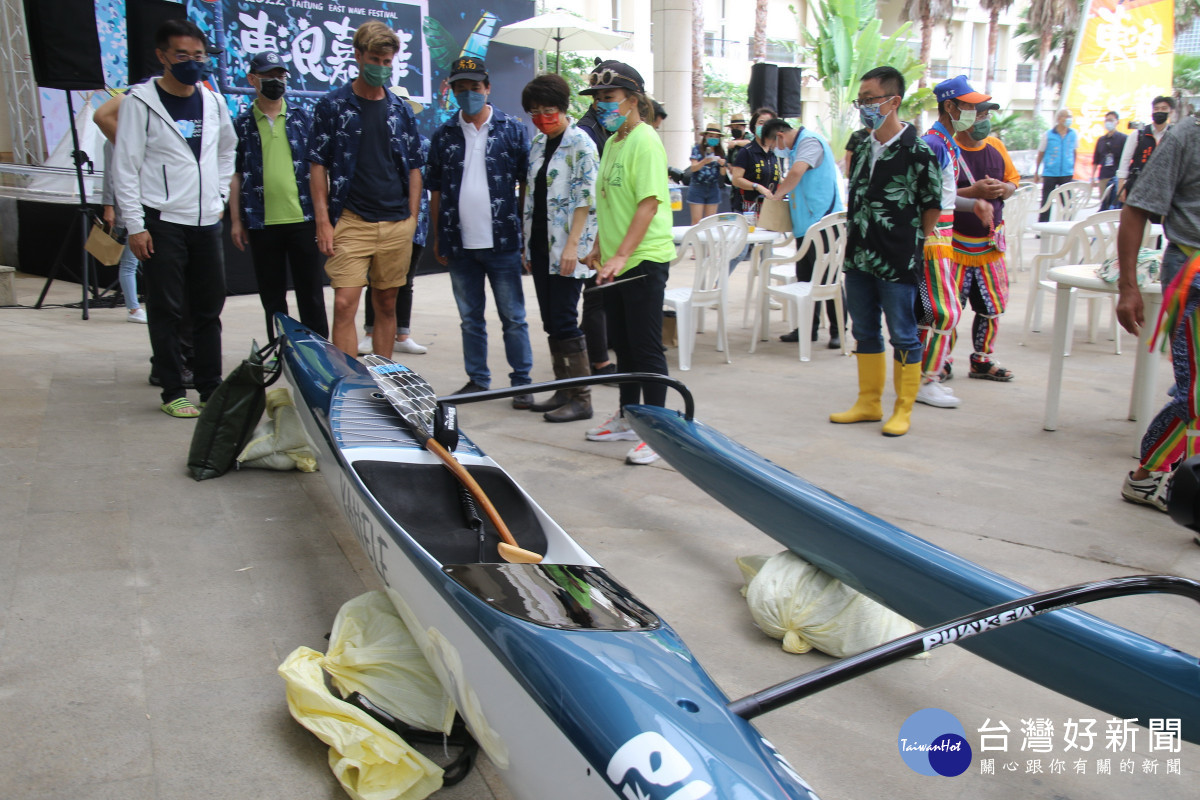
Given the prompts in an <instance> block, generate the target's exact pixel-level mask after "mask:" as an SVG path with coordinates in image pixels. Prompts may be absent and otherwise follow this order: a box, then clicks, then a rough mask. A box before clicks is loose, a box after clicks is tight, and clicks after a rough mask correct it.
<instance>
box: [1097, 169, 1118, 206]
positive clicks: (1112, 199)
mask: <svg viewBox="0 0 1200 800" xmlns="http://www.w3.org/2000/svg"><path fill="white" fill-rule="evenodd" d="M1101 194H1102V195H1103V197H1104V202H1102V203H1101V204H1100V210H1101V211H1112V210H1114V209H1118V208H1121V207H1122V206H1123V205H1124V203H1122V202H1121V201H1120V200H1118V199H1117V179H1116V176H1113V177H1111V178H1109V179H1108V183H1106V184H1105V185H1104V189H1102V190H1101Z"/></svg>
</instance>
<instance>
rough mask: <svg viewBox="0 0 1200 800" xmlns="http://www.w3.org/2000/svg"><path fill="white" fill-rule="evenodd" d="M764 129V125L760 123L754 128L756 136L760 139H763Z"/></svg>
mask: <svg viewBox="0 0 1200 800" xmlns="http://www.w3.org/2000/svg"><path fill="white" fill-rule="evenodd" d="M762 129H763V126H762V125H759V126H758V127H757V128H755V129H754V137H755V138H756V139H759V140H761V139H762Z"/></svg>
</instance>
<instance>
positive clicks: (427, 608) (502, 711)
mask: <svg viewBox="0 0 1200 800" xmlns="http://www.w3.org/2000/svg"><path fill="white" fill-rule="evenodd" d="M277 326H278V327H279V330H280V332H281V333H282V334H283V335H284V338H283V345H282V353H281V356H282V358H283V362H284V368H285V373H286V375H287V377H288V379H289V381H290V382H291V383H292V385H293V386H294V387H295V389H296V392H297V394H298V395H299V396H300V397H301V398H302V399H303V401H304V402H303V403H301V404H298V405H299V406H300V410H301V414H300V416H301V418H302V419H303V421H304V424H305V426H306V429H307V431H308V433H309V436H310V437H311V438H312V440H313V442H314V444H315V445H316V447H317V456H318V461H319V462H320V466H321V471H322V473H323V474H324V476H325V478H326V480H327V482H328V483H329V486H330V489H331V491H332V492H333V494H334V496H335V497H336V498H337V500H338V503H339V504H340V505H341V507H342V510H343V512H344V513H345V514H346V517H347V519H348V520H350V522H351V527H352V528H353V529H354V532H355V536H356V537H357V539H358V541H359V543H360V545H361V546H362V548H363V551H364V552H365V553H366V554H367V556H368V558H369V559H370V560H371V563H372V565H373V567H374V569H375V571H376V573H377V574H378V575H379V577H380V579H381V580H382V581H383V582H384V583H385V584H386V586H387V591H388V595H389V597H391V599H392V602H393V604H394V605H395V606H396V609H397V611H398V613H399V614H400V615H401V617H402V618H403V619H404V621H405V623H406V625H407V626H408V628H409V630H410V631H411V632H412V634H413V635H414V637H415V638H416V640H417V641H418V643H419V645H420V646H421V648H422V650H423V652H424V653H425V655H426V657H427V659H428V660H429V662H430V664H431V665H432V666H433V668H434V670H435V672H437V674H438V677H439V679H440V680H441V682H442V684H443V686H445V687H446V689H447V691H448V692H449V694H450V695H451V697H452V699H453V700H454V702H455V705H456V707H457V708H458V709H459V712H460V713H461V714H462V716H463V718H464V719H465V720H466V722H467V724H468V726H469V727H470V729H471V731H472V733H473V734H474V735H475V737H476V739H477V740H478V741H479V742H480V745H481V747H482V748H483V749H484V751H485V752H486V753H487V754H488V756H489V758H490V759H491V760H492V761H493V763H494V764H495V765H496V766H497V768H498V769H499V771H500V774H501V776H502V778H503V780H504V781H505V783H506V784H507V786H508V787H509V789H510V790H511V791H512V792H513V793H514V794H515V795H516V796H518V797H527V798H546V797H557V796H562V794H563V791H564V787H570V793H571V795H572V797H573V800H574V798H580V799H583V798H593V797H595V798H613V797H626V796H641V797H645V798H656V799H657V800H667V799H668V798H671V799H672V800H686V798H697V799H698V798H705V797H709V798H716V797H739V798H742V797H744V798H805V799H807V798H815V794H813V793H812V791H811V789H809V787H808V786H807V784H806V783H804V781H803V780H802V779H801V778H800V777H799V776H798V775H796V773H795V771H794V770H793V769H792V768H791V767H790V766H789V765H788V764H787V762H786V761H785V760H784V759H783V757H782V756H781V755H780V754H779V753H778V752H777V751H776V750H775V748H774V747H773V746H772V745H771V744H770V743H769V742H767V741H766V740H765V739H763V737H762V736H761V734H759V733H758V731H757V730H755V729H754V727H753V726H752V725H751V724H750V723H749V722H747V721H745V720H743V719H741V718H740V717H737V716H736V715H733V714H731V713H730V712H729V711H728V709H727V707H726V704H727V702H728V698H727V697H726V696H725V695H724V694H723V693H721V692H720V690H719V689H718V688H717V687H716V685H715V684H714V683H713V682H712V680H711V678H709V676H708V675H707V673H705V672H704V670H703V669H702V667H701V666H700V665H699V664H698V663H697V662H696V659H695V657H694V656H693V655H692V654H691V653H690V651H688V649H687V647H686V645H685V644H684V643H683V641H682V640H681V639H680V638H679V637H678V635H677V634H676V633H675V632H674V631H673V630H672V629H671V628H670V627H669V626H668V625H667V624H666V623H665V622H663V621H661V620H659V619H657V618H656V617H653V612H650V611H649V610H648V609H644V607H642V606H640V604H638V603H637V602H636V599H635V598H632V596H631V595H629V596H628V597H625V598H622V593H623V592H626V593H627V590H624V589H623V587H620V585H619V584H617V583H616V582H615V580H612V579H611V578H610V577H609V576H607V574H606V573H605V572H604V571H603V568H602V567H600V566H599V565H598V564H596V562H595V561H594V560H593V559H591V558H590V557H589V556H588V555H587V553H586V552H585V551H583V550H582V548H580V547H579V546H578V545H577V544H576V543H575V542H574V541H573V540H572V539H571V538H570V537H569V536H568V535H567V534H566V533H565V532H564V531H562V529H561V528H560V527H559V526H558V525H557V524H556V523H554V521H553V520H552V519H550V518H549V516H548V515H546V514H545V512H544V511H542V510H541V509H540V507H538V506H537V504H536V503H534V502H533V500H532V499H531V498H529V497H528V495H527V494H526V493H525V492H524V491H523V490H522V489H521V488H520V487H519V486H517V485H516V483H515V482H513V481H512V480H511V478H509V477H508V476H507V474H505V473H503V470H501V469H500V468H499V466H498V465H496V464H495V462H494V461H492V460H491V459H490V458H488V457H487V456H486V455H485V454H484V453H482V452H481V451H480V450H479V448H478V447H476V446H475V445H474V444H473V443H471V442H470V441H469V439H467V438H466V437H461V438H460V445H459V447H458V449H457V450H456V456H457V457H458V458H459V460H460V461H461V462H462V463H463V464H464V466H466V467H467V468H468V469H469V470H470V471H471V472H472V474H473V475H475V476H476V477H477V479H478V477H479V476H480V475H483V476H485V477H486V478H487V480H490V481H491V486H492V487H495V489H493V488H489V495H490V496H492V497H493V500H495V499H496V497H497V496H500V497H501V498H504V499H503V500H502V502H499V503H497V505H498V506H499V507H501V511H502V513H503V514H504V516H505V518H506V519H507V518H508V517H509V516H510V514H518V515H521V514H523V515H525V516H524V517H522V518H523V519H525V520H527V523H526V524H525V525H523V526H521V527H514V533H515V534H516V535H517V538H518V542H519V543H522V544H523V545H524V540H523V539H522V536H523V535H524V534H525V533H526V531H527V530H528V529H529V528H530V527H534V526H540V528H541V532H542V535H543V536H544V539H545V549H544V552H545V553H546V560H545V563H544V564H543V565H515V564H495V563H477V564H455V563H453V562H451V561H447V560H444V559H442V560H439V558H436V557H435V556H434V555H433V554H432V553H431V552H430V550H436V549H437V548H438V547H441V546H442V540H441V532H438V537H437V538H436V539H428V540H419V538H420V537H419V534H416V533H411V532H410V531H408V530H406V529H405V527H404V526H403V524H402V523H401V521H400V520H398V519H397V518H396V514H393V513H390V511H397V513H403V514H407V513H408V512H412V516H411V517H408V516H406V517H404V518H412V519H416V517H417V516H419V514H418V513H417V511H419V510H414V507H413V506H405V505H404V503H405V502H411V495H412V494H413V493H414V492H402V491H396V492H394V493H393V494H394V495H395V496H389V488H388V487H393V486H395V485H397V484H402V483H403V482H404V481H407V480H410V476H415V477H413V478H411V479H412V480H416V481H427V480H431V479H432V478H433V476H432V475H431V474H427V470H430V469H436V470H441V472H438V474H439V475H441V474H442V472H444V473H445V474H446V475H448V474H449V473H448V472H447V471H445V470H443V469H442V468H441V467H439V466H437V462H436V460H435V457H434V456H432V455H431V454H429V453H427V452H426V451H424V450H423V449H420V448H419V447H418V446H417V443H416V442H415V440H414V439H413V438H412V437H411V436H408V435H407V434H406V433H405V432H404V431H403V430H395V429H392V428H389V427H388V426H389V425H391V424H392V423H391V422H390V421H389V419H388V418H387V417H378V418H377V417H376V415H375V411H376V410H377V409H375V408H374V407H373V406H372V405H371V402H370V400H369V396H370V394H371V384H372V382H371V379H370V378H369V376H368V375H367V373H366V371H365V368H363V367H361V365H359V364H358V363H357V362H356V361H354V360H353V359H350V358H348V357H346V356H344V355H343V354H341V353H339V352H337V351H335V350H333V349H332V346H331V345H328V343H327V342H325V340H324V339H321V338H320V337H318V336H316V335H315V334H312V333H311V332H310V331H307V329H304V328H303V327H302V326H300V325H298V324H297V323H295V321H294V320H291V319H290V318H287V317H283V316H279V317H277ZM376 405H378V403H377V404H376ZM381 408H382V407H381ZM364 409H365V410H364ZM381 426H382V427H381ZM381 465H382V466H381ZM380 470H382V472H380ZM377 473H378V474H377ZM379 475H383V476H384V477H385V478H386V480H382V479H380V477H379ZM364 477H365V478H366V479H365V480H364ZM481 482H482V481H481ZM422 485H424V484H422ZM373 489H374V491H373ZM404 496H409V497H410V500H409V501H405V500H404ZM398 504H399V505H398ZM510 527H513V526H510ZM422 541H424V542H425V543H426V544H428V545H429V547H430V549H426V548H425V547H423V546H422V543H421V542H422ZM447 552H450V551H447ZM454 552H459V551H454ZM560 565H561V566H560ZM560 571H567V572H570V573H571V574H572V576H574V577H573V579H577V578H578V576H580V575H583V574H585V573H586V574H589V575H594V576H595V582H596V584H597V585H602V586H603V587H604V591H605V594H604V595H603V596H601V595H599V594H596V595H594V597H595V598H596V605H604V604H608V603H609V601H611V600H613V598H616V599H617V600H621V599H624V600H627V601H628V605H627V606H625V607H624V608H628V609H634V611H635V612H636V610H637V609H639V608H641V609H644V611H643V612H641V614H640V615H639V613H630V614H628V615H627V616H629V617H631V618H636V619H634V621H633V622H631V623H629V627H628V628H627V629H624V630H620V629H602V628H592V629H587V628H577V629H572V628H570V627H569V625H570V624H572V623H573V622H574V621H573V620H567V621H565V622H561V624H560V622H556V621H555V620H554V619H553V618H551V619H548V620H547V619H542V620H541V621H540V622H534V621H530V619H529V618H525V617H523V616H514V615H513V614H512V613H506V611H505V609H504V607H503V605H502V603H501V602H500V601H499V600H498V599H497V598H498V597H500V596H501V595H507V596H508V597H509V598H510V599H511V598H517V599H521V598H524V599H526V600H528V601H529V606H530V610H529V614H530V615H537V614H543V615H545V614H546V608H547V607H548V606H551V605H552V603H551V602H550V601H549V600H548V594H549V593H550V591H551V590H553V588H554V586H553V585H552V581H551V580H550V578H553V577H556V576H558V575H559V573H560ZM481 585H485V586H487V587H488V591H487V592H482V591H479V590H477V587H478V586H481ZM473 587H476V588H473ZM570 588H572V589H577V588H578V587H577V586H576V585H574V584H572V585H571V587H570ZM593 588H594V587H593ZM489 601H494V602H489ZM601 610H602V609H599V608H597V609H596V612H597V614H598V613H599V612H600V611H601ZM608 611H609V612H611V613H612V614H613V615H615V617H616V618H621V615H622V613H623V612H621V611H620V609H618V610H617V611H616V612H612V609H608ZM646 614H649V617H650V618H652V619H653V620H654V622H653V624H647V617H646V616H645V615H646ZM556 625H557V626H558V627H556ZM616 627H620V626H616Z"/></svg>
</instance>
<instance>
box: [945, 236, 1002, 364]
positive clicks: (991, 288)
mask: <svg viewBox="0 0 1200 800" xmlns="http://www.w3.org/2000/svg"><path fill="white" fill-rule="evenodd" d="M955 279H956V284H957V290H956V294H957V295H958V298H959V301H960V302H961V303H962V305H963V308H966V306H967V304H968V303H970V306H971V310H972V311H974V312H975V319H974V320H973V321H972V323H971V343H972V345H973V346H974V347H975V355H980V356H990V355H991V354H992V353H993V352H994V351H995V346H996V332H997V328H998V327H999V320H1000V315H1001V314H1003V313H1004V309H1005V308H1007V307H1008V265H1007V263H1006V261H1005V258H1004V255H1003V254H1001V255H1000V258H998V259H997V260H996V261H993V262H992V263H990V264H984V265H983V266H978V267H976V266H967V265H965V264H959V265H958V269H957V274H956V275H955ZM957 336H958V334H957V333H955V334H954V335H953V336H951V337H950V349H951V350H953V349H954V342H955V340H956V339H957Z"/></svg>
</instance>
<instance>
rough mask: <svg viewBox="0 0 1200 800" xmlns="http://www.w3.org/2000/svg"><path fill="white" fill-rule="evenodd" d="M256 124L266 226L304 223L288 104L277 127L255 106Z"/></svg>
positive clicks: (276, 122) (284, 104)
mask: <svg viewBox="0 0 1200 800" xmlns="http://www.w3.org/2000/svg"><path fill="white" fill-rule="evenodd" d="M250 107H251V108H252V109H253V110H254V121H255V122H256V123H257V124H258V137H259V139H261V140H262V155H263V177H262V181H263V204H264V206H265V208H264V209H263V215H264V223H265V224H267V225H287V224H290V223H294V222H304V211H303V210H302V209H301V208H300V191H299V190H298V189H297V188H296V170H295V168H294V167H293V166H292V145H291V144H290V143H289V142H288V137H287V123H286V122H285V119H286V117H287V101H286V100H284V101H283V108H282V109H281V110H280V112H279V115H278V116H277V117H275V123H274V124H271V119H270V117H268V116H267V115H266V114H264V113H263V112H262V111H260V110H259V108H258V103H257V102H255V103H253V104H252V105H251V106H250Z"/></svg>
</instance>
